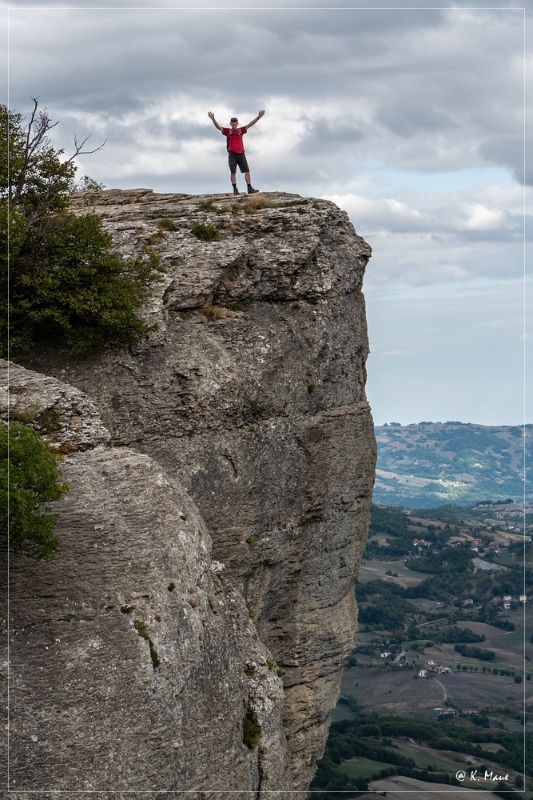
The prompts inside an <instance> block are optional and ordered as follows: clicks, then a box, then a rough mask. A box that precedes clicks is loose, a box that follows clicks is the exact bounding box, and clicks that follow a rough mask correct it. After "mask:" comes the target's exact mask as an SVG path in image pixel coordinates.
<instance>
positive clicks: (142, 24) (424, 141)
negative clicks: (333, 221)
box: [0, 0, 533, 422]
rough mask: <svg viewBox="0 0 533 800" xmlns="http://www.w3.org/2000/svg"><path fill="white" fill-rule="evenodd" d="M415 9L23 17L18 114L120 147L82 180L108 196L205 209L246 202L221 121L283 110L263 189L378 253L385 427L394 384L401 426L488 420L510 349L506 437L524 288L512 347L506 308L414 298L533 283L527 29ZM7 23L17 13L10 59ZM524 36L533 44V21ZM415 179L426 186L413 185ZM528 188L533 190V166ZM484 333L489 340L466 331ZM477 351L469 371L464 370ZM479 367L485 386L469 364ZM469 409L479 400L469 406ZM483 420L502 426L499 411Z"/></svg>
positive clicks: (375, 386)
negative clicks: (218, 195)
mask: <svg viewBox="0 0 533 800" xmlns="http://www.w3.org/2000/svg"><path fill="white" fill-rule="evenodd" d="M417 3H418V5H420V6H423V8H418V9H410V10H408V9H403V8H401V6H402V5H405V3H404V2H402V0H388V2H387V6H388V9H387V10H385V9H378V8H375V9H369V8H363V7H364V6H368V5H369V4H368V2H367V0H336V2H335V6H336V7H337V8H336V9H329V10H328V9H327V8H326V9H324V8H311V7H309V2H308V0H281V7H280V8H277V9H272V10H268V9H264V8H263V7H262V6H263V5H264V3H263V2H262V0H256V1H255V2H250V0H232V4H231V5H232V8H231V9H230V8H227V7H226V6H227V5H228V3H227V2H226V0H213V2H210V4H209V5H210V6H212V7H211V8H209V9H207V8H199V9H198V10H196V11H193V10H186V9H185V8H181V9H180V8H176V6H179V5H180V4H181V5H182V6H187V5H190V0H157V6H158V7H159V8H158V9H156V8H155V7H154V8H148V9H140V8H131V7H129V6H131V0H114V2H113V6H114V8H113V9H111V8H109V9H101V5H102V3H101V0H84V7H85V8H84V9H80V8H75V7H73V5H72V4H71V3H65V4H64V5H63V6H59V7H57V8H55V9H47V8H45V5H46V0H42V2H39V0H37V2H36V0H17V4H16V7H13V6H11V10H10V59H9V68H10V69H9V75H10V83H9V95H10V105H11V106H12V108H14V109H17V110H19V111H22V112H28V111H29V109H30V108H31V98H32V97H34V96H39V97H40V99H41V102H42V103H43V105H46V106H47V107H48V109H49V111H50V114H51V115H52V117H53V118H54V119H57V120H59V121H60V125H59V126H58V127H57V128H56V129H54V136H55V142H56V143H57V145H58V146H64V147H65V148H66V150H67V151H70V150H71V147H72V139H73V133H74V132H76V133H77V134H78V136H81V137H83V136H85V135H86V134H87V133H89V132H90V131H93V130H94V134H93V137H92V139H91V141H94V142H95V143H96V144H98V143H99V142H100V141H103V140H104V139H107V143H106V146H105V147H104V148H103V150H101V151H100V152H98V153H96V154H94V155H93V156H90V157H84V158H83V159H82V160H81V162H80V173H81V174H84V173H87V174H89V175H92V176H93V177H95V178H96V179H97V180H100V181H102V182H103V183H104V184H106V185H107V186H108V187H112V186H116V187H119V188H120V187H122V188H126V187H131V186H146V187H148V188H153V189H155V190H156V191H179V192H191V193H207V192H223V191H227V190H228V188H229V175H228V170H227V164H226V152H225V145H224V140H223V138H222V136H220V133H218V132H217V131H216V130H215V129H214V128H213V126H212V124H211V123H210V121H209V120H208V118H207V111H209V110H213V111H215V113H216V114H217V118H218V119H219V121H220V122H221V123H224V122H226V121H227V120H228V119H229V117H230V116H231V115H232V114H234V113H235V114H237V115H238V116H239V118H240V120H241V122H247V121H248V120H249V119H251V118H253V116H255V114H256V113H257V111H258V110H259V109H260V108H263V107H264V108H266V110H267V114H266V116H265V117H264V119H262V120H261V121H260V123H258V125H257V126H256V127H254V128H253V129H252V131H251V132H250V133H249V135H248V137H247V151H248V155H249V160H250V164H251V167H252V174H253V176H254V183H256V184H257V185H258V186H259V188H261V189H263V190H264V191H273V190H278V189H282V190H286V191H290V192H295V193H299V194H302V195H304V196H319V197H323V196H327V197H333V198H335V199H336V200H337V202H339V203H340V204H341V205H342V206H343V207H345V208H347V210H348V211H349V213H350V216H351V219H352V221H353V223H354V225H355V228H356V230H357V231H358V233H361V234H362V235H364V236H365V237H366V238H367V239H368V241H369V242H370V244H371V245H372V247H373V251H374V255H373V258H372V260H371V262H370V265H369V269H368V273H367V277H366V280H365V286H366V293H367V296H368V299H369V314H370V323H371V338H372V339H373V341H374V342H375V343H376V341H377V340H376V334H377V332H378V331H379V337H378V339H379V340H378V341H377V347H376V349H375V352H374V353H373V355H371V359H370V364H369V375H370V376H371V385H370V391H371V398H373V402H377V403H378V405H379V414H380V419H381V421H387V420H390V419H394V418H395V417H396V416H400V414H395V413H393V412H392V411H391V412H390V414H389V413H388V412H387V408H388V406H387V402H390V403H392V402H393V401H392V400H390V401H387V400H386V398H387V395H390V391H387V388H388V387H390V384H391V382H394V383H395V385H397V386H398V385H400V381H402V380H403V384H402V385H404V387H405V391H403V390H402V391H401V392H400V391H399V392H395V399H394V402H395V403H400V401H401V403H402V404H403V405H402V411H401V414H402V415H403V417H402V418H403V419H404V421H416V419H420V418H426V419H427V418H433V417H434V418H436V419H437V418H448V419H449V418H452V419H453V418H458V419H459V418H461V417H462V418H463V419H465V420H466V419H468V418H470V419H473V416H474V412H475V411H476V409H481V408H483V403H484V402H487V403H488V402H489V400H486V401H485V400H484V398H486V397H487V392H485V390H484V389H483V390H480V389H479V385H480V383H479V381H481V379H482V375H483V374H486V370H487V368H488V366H489V365H490V364H489V362H490V360H491V355H490V348H491V347H493V352H494V353H496V352H497V353H498V354H499V357H500V356H501V358H507V359H508V361H507V362H506V363H508V364H509V365H510V366H509V369H508V370H507V372H506V373H505V384H506V387H507V388H508V396H506V397H505V398H504V395H503V390H502V392H501V393H500V395H499V398H500V399H499V400H498V402H496V399H497V398H496V394H497V393H496V391H495V390H491V398H490V402H492V404H493V405H494V407H495V408H497V414H499V415H500V416H499V420H500V421H511V422H515V421H517V414H516V413H514V415H513V418H512V419H509V420H502V417H501V414H502V413H504V412H505V411H506V409H507V408H509V409H511V408H517V405H516V404H517V402H518V401H517V400H516V399H515V400H513V399H512V397H515V398H516V397H517V396H518V395H519V392H517V390H516V387H517V381H515V382H514V383H513V377H512V376H513V369H514V366H513V365H515V361H516V362H518V361H519V360H520V359H519V357H516V358H515V355H516V353H517V352H518V351H517V350H516V349H515V347H516V337H517V335H518V334H517V327H516V326H517V325H518V322H517V320H518V319H519V316H520V315H519V314H517V312H516V308H518V305H519V301H518V300H517V299H516V293H517V292H519V289H517V288H516V287H517V286H518V283H517V284H516V285H515V289H516V291H515V290H513V291H514V292H515V293H514V294H513V298H512V301H511V299H509V301H508V302H507V301H506V302H505V303H504V305H505V309H506V311H505V313H507V312H509V313H511V314H513V315H514V317H513V319H514V320H515V322H516V325H515V326H514V327H511V328H508V327H504V328H502V329H501V330H498V333H497V335H496V334H494V335H493V334H492V333H490V331H491V330H492V329H489V328H483V324H484V322H485V321H486V320H488V319H490V320H494V319H495V318H496V317H497V315H498V309H499V307H500V306H499V303H498V299H495V298H494V297H492V296H491V297H492V299H491V300H490V302H489V301H488V300H487V302H486V303H485V305H483V303H481V302H480V304H478V305H477V306H476V305H475V304H474V305H473V306H471V305H469V304H468V303H458V302H457V301H456V298H454V297H453V296H451V298H450V299H449V300H447V301H446V302H445V304H444V306H443V307H442V310H441V306H440V305H439V304H440V303H441V300H442V298H441V297H440V296H439V297H437V298H434V299H433V300H432V301H431V303H430V304H429V305H428V311H427V314H425V315H424V314H422V316H420V317H417V314H418V313H419V312H418V311H417V309H419V308H423V307H424V303H425V300H421V301H420V306H417V304H416V302H415V301H413V302H410V301H408V302H406V299H405V298H406V297H407V298H409V297H411V296H413V295H415V296H416V293H417V292H423V291H427V292H429V291H431V288H432V287H433V286H436V287H438V288H439V292H440V291H441V289H442V287H447V288H450V287H451V288H452V289H454V288H455V287H460V289H461V290H462V291H467V290H468V287H471V286H473V285H474V284H476V282H479V281H485V282H488V283H489V284H494V285H499V282H500V281H501V280H502V278H504V277H505V278H515V279H516V280H517V281H519V276H520V274H521V271H522V270H523V249H522V241H521V239H522V236H523V224H524V220H523V217H522V202H523V198H522V197H521V196H520V195H519V192H520V191H521V190H520V189H519V188H518V187H516V186H513V180H514V181H517V182H520V181H521V180H522V179H523V177H524V175H523V173H524V164H523V161H524V159H523V125H524V119H523V114H524V108H523V90H524V86H523V81H524V71H523V70H524V64H523V35H524V31H523V24H522V13H523V12H522V10H521V9H517V8H513V7H512V6H511V3H510V1H509V0H504V1H503V2H501V3H499V6H500V7H503V8H500V9H494V8H491V4H490V3H489V0H486V2H485V0H483V2H475V0H474V4H475V5H477V6H478V8H477V10H476V9H474V10H472V9H468V8H467V7H466V5H467V4H466V1H465V3H460V4H457V5H456V6H455V7H452V6H450V8H448V9H441V8H439V6H441V5H442V3H441V2H440V0H415V2H414V3H411V4H410V5H416V4H417ZM283 4H285V6H287V8H285V9H284V8H283ZM315 4H316V5H317V6H318V5H323V4H322V3H319V2H318V0H316V3H315ZM277 5H278V6H280V3H277ZM96 6H98V7H99V8H96ZM154 6H155V1H154ZM288 6H291V8H288ZM348 6H349V7H350V8H349V7H348ZM353 6H361V8H360V9H358V8H356V9H353V8H351V7H353ZM427 6H434V8H427ZM468 6H472V3H468ZM91 7H93V8H92V9H91ZM6 8H7V6H6V4H5V3H3V2H2V0H0V24H1V26H2V29H1V34H2V36H3V37H4V41H6V38H5V37H6V36H7V31H6V16H7V12H6ZM526 23H527V26H528V31H529V29H530V24H531V10H530V9H529V8H528V9H527V10H526ZM528 35H529V34H528ZM1 57H2V56H0V58H1ZM4 57H5V56H4ZM3 74H4V75H6V74H7V72H6V71H4V72H3ZM3 96H4V97H6V96H7V86H4V90H3ZM474 168H479V169H481V168H484V169H485V170H486V172H487V177H485V178H484V179H483V180H484V184H483V185H480V186H475V187H474V188H471V189H468V188H467V189H461V186H460V185H458V186H457V187H452V188H451V189H450V181H448V182H446V180H445V178H446V176H447V175H449V174H450V172H452V173H453V175H454V176H457V180H458V181H460V176H461V175H462V174H463V173H465V172H468V171H469V170H470V171H471V170H473V169H474ZM493 168H494V176H495V177H491V176H490V175H489V173H490V170H491V169H493ZM504 174H507V175H508V176H509V177H508V178H505V179H504V178H502V175H504ZM402 175H409V176H412V180H411V181H407V180H406V183H405V185H403V184H402V177H401V176H402ZM418 178H419V179H420V182H421V188H420V189H419V190H416V189H413V183H415V184H416V179H418ZM426 178H427V180H426ZM498 181H502V185H499V184H498ZM526 181H528V182H529V183H531V182H532V181H533V168H532V167H531V160H530V159H529V161H528V162H526ZM388 182H389V183H388ZM526 198H528V199H529V198H531V195H530V194H527V195H526ZM379 303H381V304H382V305H380V306H379V310H376V309H378V305H376V304H379ZM483 308H484V309H485V311H484V312H483V313H482V312H481V309H483ZM476 309H478V310H476ZM478 311H479V313H478ZM483 314H485V316H483ZM473 317H475V319H476V321H477V322H478V323H479V325H480V326H481V327H480V328H479V329H476V331H477V332H472V331H470V328H469V319H470V320H471V319H472V318H473ZM432 320H433V321H435V320H437V321H438V325H434V326H433V327H435V328H437V327H440V328H441V331H440V333H439V332H436V333H435V335H434V336H433V334H432V335H431V336H430V337H429V338H428V343H429V342H431V349H430V351H428V353H427V356H426V355H423V354H421V353H420V351H419V350H420V348H419V345H418V344H417V337H418V338H419V339H420V337H421V332H422V331H423V330H424V329H425V328H426V327H427V328H428V330H429V329H431V321H432ZM483 331H484V332H483ZM461 332H462V333H461ZM463 335H464V337H466V338H465V339H464V341H467V342H468V352H469V354H470V355H469V356H468V359H466V358H465V359H464V363H463V362H461V360H460V358H459V355H458V348H459V347H460V342H461V336H463ZM454 337H456V338H455V339H454ZM439 347H440V348H441V350H438V348H439ZM417 348H418V349H417ZM494 348H496V349H494ZM399 352H401V353H403V355H398V353H399ZM435 352H440V353H441V356H442V357H441V361H440V366H439V365H437V366H435V363H436V362H435V358H434V353H435ZM386 353H388V354H389V355H385V354H386ZM394 353H396V355H393V354H394ZM476 353H478V354H479V375H477V373H475V372H474V371H472V370H471V369H470V366H469V364H470V363H473V362H474V361H475V358H476ZM509 353H511V355H509ZM432 359H433V360H432ZM400 362H401V366H395V367H394V368H393V367H392V364H396V365H398V364H400ZM432 364H433V366H432ZM407 374H410V375H411V376H412V379H409V380H407V379H406V375H407ZM474 375H477V377H475V380H474ZM428 381H429V383H431V384H432V385H433V386H435V387H437V389H438V390H437V391H436V392H434V393H433V394H434V395H435V398H436V399H435V404H434V408H433V410H426V411H424V410H423V409H424V408H426V406H423V404H424V403H427V402H428V393H427V391H426V388H427V385H428ZM458 386H460V390H458ZM506 391H507V389H506ZM417 397H420V398H421V400H420V406H417V405H416V402H415V398H417ZM467 397H472V398H475V400H474V401H473V402H472V403H470V404H469V405H468V404H466V400H465V399H464V398H467ZM383 398H385V400H383ZM461 398H463V400H461ZM502 398H504V399H503V400H502ZM441 400H442V403H441V402H440V401H441ZM456 401H457V403H458V405H457V407H456V406H455V405H454V403H456ZM461 402H462V403H463V405H462V408H463V409H464V413H461V411H460V408H461ZM439 403H440V405H439ZM513 403H514V405H513ZM443 404H444V405H443ZM444 407H445V408H448V409H449V410H448V411H445V410H441V409H442V408H444ZM417 408H418V409H419V410H418V411H417V410H416V409H417ZM452 409H454V410H452ZM509 413H511V412H509ZM483 414H484V420H485V421H488V420H489V418H490V421H492V422H496V421H498V417H497V414H496V412H495V416H492V417H491V416H490V412H489V410H488V408H487V409H485V410H483ZM474 421H478V422H481V421H483V419H481V418H478V419H477V420H474Z"/></svg>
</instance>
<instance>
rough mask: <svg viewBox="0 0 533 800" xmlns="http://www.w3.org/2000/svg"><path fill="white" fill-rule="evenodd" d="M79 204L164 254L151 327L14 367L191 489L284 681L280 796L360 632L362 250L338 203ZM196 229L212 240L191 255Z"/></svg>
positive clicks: (325, 716)
mask: <svg viewBox="0 0 533 800" xmlns="http://www.w3.org/2000/svg"><path fill="white" fill-rule="evenodd" d="M86 202H87V200H86V196H80V197H79V199H78V201H77V210H78V211H79V213H83V212H84V211H85V210H87V206H86V205H85V204H86ZM91 202H92V203H93V205H92V206H91V207H92V209H93V210H94V211H95V212H96V213H98V214H99V215H101V216H102V218H103V220H104V224H105V226H106V227H107V228H108V229H109V230H110V231H111V233H112V234H113V237H114V241H115V244H116V246H117V248H118V249H119V250H120V251H121V252H123V253H124V254H133V253H136V252H139V250H140V249H141V248H142V247H152V248H154V249H156V250H157V252H158V253H159V255H160V258H161V264H162V266H163V270H164V272H163V274H162V280H161V281H160V282H158V283H156V284H154V287H153V293H152V295H151V298H150V299H149V301H148V302H147V304H146V306H145V308H144V310H143V314H144V317H145V319H147V320H149V321H150V322H151V323H154V322H155V323H156V324H157V325H158V328H157V330H156V331H155V332H154V333H153V334H151V335H150V337H149V338H148V339H147V340H146V341H144V342H142V343H140V344H139V345H137V346H135V347H130V348H129V349H117V348H113V347H109V348H107V349H105V350H104V351H100V352H98V353H93V354H91V355H86V356H84V357H73V356H69V355H68V354H67V353H65V352H60V351H58V350H54V351H50V350H46V349H42V350H40V351H38V352H37V351H36V352H34V353H32V354H31V356H29V357H27V358H25V359H24V364H25V365H26V366H28V367H31V368H32V369H37V370H39V371H40V372H43V373H46V374H48V375H53V376H55V377H56V378H57V379H58V380H61V381H66V382H68V383H69V384H72V385H73V386H76V387H77V388H79V389H80V390H82V391H85V392H86V393H87V395H89V396H90V398H91V400H93V401H94V403H95V404H96V405H97V407H98V408H99V409H100V411H101V414H102V420H103V422H104V424H105V426H106V428H107V429H108V430H109V433H110V436H111V440H112V441H113V442H114V444H115V445H119V446H120V448H115V450H116V451H117V452H119V450H121V449H122V448H128V451H131V450H133V451H135V453H136V454H137V457H138V458H141V454H144V456H142V457H147V456H149V457H150V458H151V459H154V461H155V462H157V464H158V465H160V467H161V468H162V469H163V470H164V473H165V475H166V476H168V480H169V481H179V482H182V484H183V485H184V486H185V488H186V489H187V490H188V491H189V493H190V496H191V497H192V498H193V500H194V502H195V503H196V505H197V507H198V508H199V510H200V513H201V515H202V517H203V519H204V520H205V523H206V525H207V529H208V531H209V534H210V536H211V538H212V553H213V559H214V560H216V561H217V562H220V563H221V564H224V569H223V570H222V572H221V575H223V576H224V581H225V584H224V585H225V586H226V585H227V587H228V591H229V587H230V586H231V591H232V592H234V595H233V596H234V597H235V598H237V597H242V598H244V602H245V603H246V604H247V607H248V611H249V613H250V614H251V615H252V616H253V623H254V626H255V629H256V630H257V632H258V635H259V637H260V639H261V641H262V643H263V644H264V646H266V648H268V651H269V652H270V654H271V655H270V656H269V659H272V661H273V662H275V663H276V665H277V667H279V668H280V670H282V671H283V673H284V674H283V676H282V677H283V684H284V704H283V734H284V736H285V737H286V741H287V745H288V750H289V757H290V770H291V779H290V780H289V779H288V778H287V775H286V773H285V772H283V770H282V771H281V773H283V781H284V783H280V784H279V786H283V787H284V788H291V787H292V786H293V787H294V789H297V790H300V791H304V790H305V789H306V788H307V786H308V784H309V781H310V780H311V778H312V776H313V774H314V771H315V768H316V761H317V759H318V758H319V757H320V755H321V754H322V752H323V748H324V744H325V740H326V736H327V729H328V725H329V715H330V711H331V709H332V708H333V706H334V705H335V703H336V700H337V697H338V692H339V687H340V678H341V673H342V667H343V664H344V661H345V659H346V657H347V655H348V653H349V651H350V648H351V646H352V645H353V639H354V635H355V629H356V606H355V597H354V581H355V577H356V574H357V570H358V566H359V561H360V557H361V554H362V551H363V549H364V544H365V537H366V531H367V527H368V519H369V507H370V500H371V494H372V486H373V479H374V468H375V456H376V454H375V441H374V434H373V425H372V418H371V414H370V409H369V407H368V403H367V401H366V397H365V381H366V370H365V362H366V358H367V355H368V342H367V334H366V319H365V307H364V298H363V295H362V281H363V274H364V269H365V266H366V263H367V261H368V259H369V257H370V248H369V247H368V245H367V244H366V243H365V242H364V241H363V240H362V239H361V238H360V237H359V236H357V234H356V233H355V231H354V229H353V226H352V225H351V223H350V221H349V219H348V217H347V215H346V213H345V212H343V211H341V210H340V209H339V208H337V207H336V206H335V205H334V204H333V203H330V202H328V201H324V200H315V199H305V198H301V197H298V196H295V195H286V194H268V195H254V197H253V198H251V199H248V198H245V197H239V198H233V197H228V196H222V195H213V196H207V197H203V198H199V197H192V196H186V195H156V194H154V193H152V192H150V191H149V190H132V191H119V190H113V191H107V192H96V193H95V194H94V195H92V199H91ZM198 226H200V227H198ZM202 226H203V227H202ZM206 229H207V230H208V231H211V234H210V235H213V236H217V235H218V236H219V238H213V239H210V240H205V239H202V238H198V235H200V236H201V235H202V232H203V235H207V234H206ZM213 230H215V231H218V234H216V233H215V234H213ZM94 453H96V451H94V452H93V453H92V454H85V457H86V458H95V457H96V456H95V455H94ZM82 482H83V481H82ZM70 497H71V498H72V494H71V496H70ZM66 502H72V500H69V501H66ZM156 541H157V537H156V536H155V534H154V539H153V547H154V549H156V547H157V545H156ZM215 577H216V576H214V577H213V580H214V579H215ZM110 580H111V578H110ZM163 594H164V593H163ZM127 602H129V601H127ZM161 616H163V615H161ZM151 619H152V618H150V620H151ZM147 624H148V623H147ZM150 624H151V625H153V623H152V622H150ZM237 628H238V626H237ZM234 629H235V628H234ZM154 636H155V632H154ZM138 638H139V637H138ZM170 638H171V637H170V634H169V637H168V642H169V644H168V646H169V647H170ZM154 641H155V639H154ZM137 644H138V645H139V646H141V645H143V644H145V643H144V642H137ZM180 657H181V656H180ZM148 666H149V665H148ZM248 671H250V669H248ZM207 674H208V673H207ZM213 680H215V682H216V680H217V678H216V675H215V676H213ZM208 682H209V681H207V683H208ZM207 683H206V684H205V685H204V689H205V690H206V691H207V688H206V687H207ZM195 697H196V700H197V701H198V702H200V700H199V698H200V697H201V691H200V690H199V691H198V692H197V694H196V695H195ZM238 704H240V708H241V710H242V708H243V706H242V702H241V701H239V703H238ZM231 713H234V709H233V707H232V709H231ZM204 735H207V734H204V732H203V729H202V737H203V736H204ZM280 747H281V745H280ZM245 755H246V754H245ZM280 763H283V762H280ZM213 768H214V765H213ZM281 773H280V775H281ZM207 774H211V773H207ZM280 780H281V778H280ZM291 781H293V784H291ZM196 785H198V787H199V788H202V789H205V788H206V783H205V781H204V782H203V783H202V782H199V783H198V784H195V786H196ZM210 785H211V786H212V785H213V784H210Z"/></svg>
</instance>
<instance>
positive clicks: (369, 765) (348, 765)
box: [339, 756, 392, 778]
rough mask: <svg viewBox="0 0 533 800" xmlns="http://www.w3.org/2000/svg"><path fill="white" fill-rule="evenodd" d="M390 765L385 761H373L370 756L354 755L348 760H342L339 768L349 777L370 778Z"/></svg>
mask: <svg viewBox="0 0 533 800" xmlns="http://www.w3.org/2000/svg"><path fill="white" fill-rule="evenodd" d="M390 766H392V765H391V764H387V763H386V762H385V761H373V760H372V759H371V758H363V756H355V757H354V758H350V759H349V760H348V761H343V762H342V764H341V765H340V767H339V769H341V771H342V772H344V773H345V774H346V775H348V776H349V777H350V778H371V777H372V775H377V774H378V773H379V772H381V770H382V769H387V767H390Z"/></svg>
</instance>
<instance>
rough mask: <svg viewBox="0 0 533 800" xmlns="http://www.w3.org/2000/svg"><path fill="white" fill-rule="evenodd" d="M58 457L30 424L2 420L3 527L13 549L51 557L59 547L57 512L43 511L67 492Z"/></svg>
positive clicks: (0, 477) (0, 490) (0, 501)
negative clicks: (47, 505) (56, 530)
mask: <svg viewBox="0 0 533 800" xmlns="http://www.w3.org/2000/svg"><path fill="white" fill-rule="evenodd" d="M59 459H60V456H59V454H58V453H55V452H54V451H52V449H51V448H50V446H49V445H48V444H47V443H46V442H45V441H44V440H43V439H41V437H40V436H39V434H38V433H36V432H35V431H34V430H32V429H31V428H27V427H25V426H24V425H22V424H21V423H20V422H10V423H9V424H8V423H5V422H1V423H0V464H1V466H0V531H1V534H2V536H3V537H5V538H6V539H7V541H8V546H9V548H10V549H11V550H14V551H24V552H26V553H28V554H29V555H32V556H36V557H39V558H48V557H49V556H51V555H52V554H53V553H55V552H57V550H58V549H59V540H58V539H57V538H56V537H55V536H54V528H55V525H56V522H57V514H50V513H46V512H45V511H44V508H45V505H46V503H49V502H51V501H53V500H59V498H60V497H61V496H62V495H63V494H65V493H66V492H68V487H67V486H66V485H65V484H63V483H62V482H61V472H60V470H59V466H58V460H59Z"/></svg>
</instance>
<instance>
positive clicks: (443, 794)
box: [368, 775, 512, 800]
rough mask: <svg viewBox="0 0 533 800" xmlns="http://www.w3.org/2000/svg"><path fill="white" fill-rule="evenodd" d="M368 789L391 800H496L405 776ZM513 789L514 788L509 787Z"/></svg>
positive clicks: (382, 780) (482, 793)
mask: <svg viewBox="0 0 533 800" xmlns="http://www.w3.org/2000/svg"><path fill="white" fill-rule="evenodd" d="M368 788H369V789H371V790H372V791H374V792H387V797H388V798H389V800H391V799H392V800H421V798H423V800H443V798H446V800H466V798H467V797H468V798H474V799H475V800H494V795H493V794H492V792H491V791H483V790H482V791H479V790H472V789H461V788H459V787H458V786H457V787H456V786H447V785H446V784H445V783H427V782H426V781H417V780H416V779H415V778H405V777H404V776H403V775H393V776H392V777H391V778H380V779H379V780H377V781H372V782H371V783H370V784H369V785H368ZM509 788H512V787H509Z"/></svg>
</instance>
